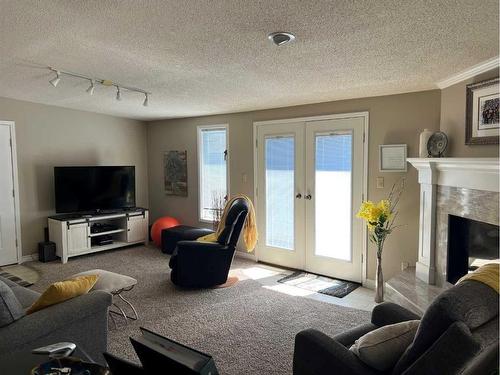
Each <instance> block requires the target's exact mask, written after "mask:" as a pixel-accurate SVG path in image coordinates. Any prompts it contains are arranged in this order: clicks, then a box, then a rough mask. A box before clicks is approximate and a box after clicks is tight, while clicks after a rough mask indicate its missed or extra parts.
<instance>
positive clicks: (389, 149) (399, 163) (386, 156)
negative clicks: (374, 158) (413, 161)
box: [378, 144, 407, 172]
mask: <svg viewBox="0 0 500 375" xmlns="http://www.w3.org/2000/svg"><path fill="white" fill-rule="evenodd" d="M378 147H379V156H378V165H379V171H380V172H406V171H407V165H406V155H407V146H406V145H405V144H401V145H379V146H378Z"/></svg>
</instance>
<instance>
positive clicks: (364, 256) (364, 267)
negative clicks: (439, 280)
mask: <svg viewBox="0 0 500 375" xmlns="http://www.w3.org/2000/svg"><path fill="white" fill-rule="evenodd" d="M360 117H361V118H363V120H364V121H363V194H362V195H363V196H362V200H363V201H364V200H366V199H367V197H368V152H369V147H368V146H369V145H368V144H369V136H368V135H369V121H370V115H369V112H368V111H363V112H351V113H334V114H330V115H320V116H308V117H293V118H287V119H277V120H265V121H254V122H253V147H252V148H253V194H254V200H256V199H257V181H258V172H259V171H258V155H257V129H258V128H259V126H263V125H273V124H288V123H296V122H311V121H320V120H337V119H348V118H360ZM255 215H256V217H257V220H258V218H259V212H258V210H257V208H256V210H255ZM255 258H256V259H257V261H258V259H259V250H258V246H256V247H255ZM367 272H368V230H367V227H366V225H363V243H362V249H361V282H362V284H363V285H364V286H367V287H370V286H371V284H372V283H371V280H369V279H367Z"/></svg>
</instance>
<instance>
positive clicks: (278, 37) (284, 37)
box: [267, 31, 295, 46]
mask: <svg viewBox="0 0 500 375" xmlns="http://www.w3.org/2000/svg"><path fill="white" fill-rule="evenodd" d="M267 38H268V39H269V40H270V41H271V42H273V43H274V44H276V45H277V46H282V45H284V44H287V43H290V42H293V41H294V40H295V35H293V34H292V33H288V32H284V31H277V32H275V33H271V34H269V35H268V36H267Z"/></svg>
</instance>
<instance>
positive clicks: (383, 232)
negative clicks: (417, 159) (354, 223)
mask: <svg viewBox="0 0 500 375" xmlns="http://www.w3.org/2000/svg"><path fill="white" fill-rule="evenodd" d="M403 188H404V179H402V180H400V181H398V182H396V183H395V184H394V185H393V186H392V189H391V192H390V193H389V196H388V197H387V199H382V200H381V201H380V202H378V203H374V202H372V201H364V202H363V203H362V204H361V207H360V208H359V212H358V213H357V215H356V216H357V217H358V218H360V219H363V220H365V221H366V225H367V227H368V230H369V238H370V241H371V242H373V243H374V244H375V245H376V246H377V274H376V279H375V283H376V294H375V302H382V301H383V300H384V289H383V284H384V281H383V275H382V251H383V248H384V242H385V240H386V238H387V236H388V235H389V234H391V232H392V231H393V230H394V229H395V228H396V226H394V221H395V219H396V217H397V210H396V208H397V206H398V203H399V199H400V198H401V194H402V193H403Z"/></svg>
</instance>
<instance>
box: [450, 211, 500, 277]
mask: <svg viewBox="0 0 500 375" xmlns="http://www.w3.org/2000/svg"><path fill="white" fill-rule="evenodd" d="M498 230H499V227H498V226H496V225H492V224H488V223H483V222H480V221H476V220H470V219H466V218H463V217H459V216H454V215H449V221H448V261H447V272H446V274H447V276H446V279H447V281H448V282H450V283H452V284H455V283H456V282H457V281H458V280H459V279H460V278H461V277H462V276H464V275H465V274H467V273H468V272H472V271H474V270H475V269H477V268H478V267H480V266H481V265H483V264H486V263H492V262H498V258H499V255H498Z"/></svg>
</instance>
